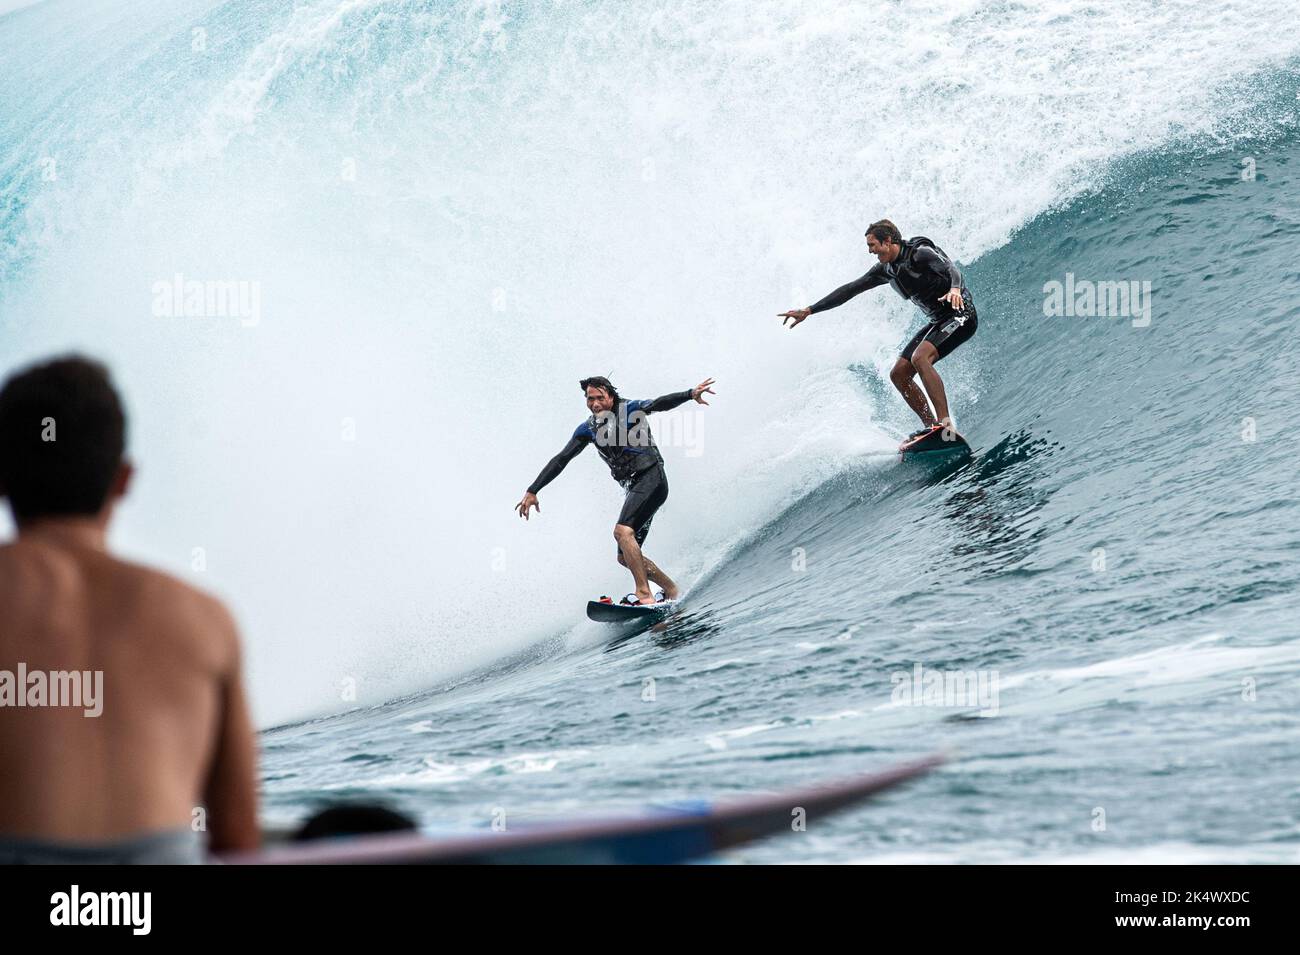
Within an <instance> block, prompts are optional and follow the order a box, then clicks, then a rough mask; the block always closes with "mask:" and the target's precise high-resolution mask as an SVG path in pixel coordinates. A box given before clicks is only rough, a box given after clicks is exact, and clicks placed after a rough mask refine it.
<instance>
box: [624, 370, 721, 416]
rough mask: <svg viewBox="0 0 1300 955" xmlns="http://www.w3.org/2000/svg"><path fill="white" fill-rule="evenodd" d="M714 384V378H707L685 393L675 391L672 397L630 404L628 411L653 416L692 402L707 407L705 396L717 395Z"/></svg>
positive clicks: (664, 396) (662, 396) (663, 396)
mask: <svg viewBox="0 0 1300 955" xmlns="http://www.w3.org/2000/svg"><path fill="white" fill-rule="evenodd" d="M713 384H714V381H713V379H712V378H706V379H705V380H704V381H702V382H700V383H699V384H698V385H696V386H695V387H694V388H687V389H686V390H685V391H674V392H673V393H672V394H671V395H661V396H660V397H658V398H651V399H650V400H649V401H632V402H629V403H628V405H629V407H628V410H629V412H632V411H643V412H645V413H646V414H653V413H654V412H656V411H672V410H673V409H674V408H676V407H677V406H678V405H684V404H686V402H688V401H692V400H693V401H696V402H698V403H699V404H702V405H707V404H708V402H707V401H705V400H704V396H705V395H715V394H717V392H716V391H714V390H713V388H712V387H711V386H712V385H713Z"/></svg>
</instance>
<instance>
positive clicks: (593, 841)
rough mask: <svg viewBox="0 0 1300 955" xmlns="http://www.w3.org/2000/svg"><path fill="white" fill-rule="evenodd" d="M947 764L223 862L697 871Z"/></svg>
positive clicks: (928, 762)
mask: <svg viewBox="0 0 1300 955" xmlns="http://www.w3.org/2000/svg"><path fill="white" fill-rule="evenodd" d="M942 762H943V757H942V756H938V755H935V756H929V757H926V758H925V759H921V760H918V761H916V762H913V763H905V764H903V765H900V766H894V767H892V768H890V769H886V770H884V771H883V772H877V773H872V774H870V775H864V776H853V777H849V778H847V779H840V780H837V781H835V782H831V783H825V784H822V785H820V786H816V785H814V786H803V787H800V788H797V789H788V790H785V791H784V792H780V793H775V794H772V795H759V796H747V797H744V798H741V799H735V800H729V801H727V802H723V803H719V804H713V803H709V802H704V801H700V802H693V803H690V804H687V805H683V806H678V807H673V808H667V809H657V810H650V811H648V812H646V813H644V814H642V815H635V816H624V817H606V818H598V819H580V820H569V821H560V822H552V823H538V824H535V825H529V826H520V827H518V828H512V829H508V830H504V831H500V832H498V831H491V830H478V831H471V832H465V833H460V834H441V835H436V836H435V835H428V834H424V833H419V832H390V833H380V834H376V835H364V836H349V837H336V838H332V839H324V840H320V841H318V842H304V843H291V844H287V845H282V846H275V847H270V848H266V849H263V850H261V851H259V852H243V853H236V854H231V855H226V856H222V857H221V859H220V861H221V862H225V863H228V864H232V865H385V864H389V865H429V864H439V863H443V864H446V863H462V864H477V865H519V864H542V865H573V864H586V865H593V864H594V865H604V864H611V863H619V864H634V865H636V864H639V865H657V864H665V863H678V862H689V861H691V860H693V859H699V858H703V857H706V856H709V855H711V854H713V853H715V852H718V851H720V850H722V849H730V848H733V847H735V846H739V845H744V844H745V843H747V842H753V841H754V840H756V839H761V838H763V837H765V836H775V835H777V834H779V833H782V832H790V831H792V829H791V825H790V821H791V819H792V818H793V814H794V813H795V812H796V811H798V810H802V815H803V817H804V818H805V819H806V820H807V825H808V826H809V827H810V828H811V827H814V826H816V825H818V823H819V822H820V821H821V820H822V819H824V818H825V817H826V816H828V815H830V814H831V813H834V812H839V811H841V810H843V809H846V808H848V807H850V806H853V805H855V804H857V803H860V802H862V801H863V800H865V799H868V798H870V797H871V796H874V795H876V794H877V793H881V792H884V791H885V790H888V789H893V788H894V787H895V786H898V785H901V784H902V783H905V782H907V781H909V780H912V779H915V778H916V777H918V776H922V775H924V774H925V773H927V772H929V771H930V770H931V769H933V768H934V767H935V766H937V765H939V764H940V763H942Z"/></svg>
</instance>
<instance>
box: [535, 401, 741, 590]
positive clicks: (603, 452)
mask: <svg viewBox="0 0 1300 955" xmlns="http://www.w3.org/2000/svg"><path fill="white" fill-rule="evenodd" d="M578 384H579V385H580V386H581V388H582V391H583V394H585V395H586V396H587V410H588V411H590V412H591V417H590V418H588V419H587V420H586V421H584V422H583V423H582V424H580V425H578V428H577V430H576V431H574V432H573V437H571V438H570V439H569V443H568V444H566V445H565V446H564V447H563V448H562V449H561V451H560V453H559V454H557V455H556V456H555V457H553V458H551V460H550V461H549V462H547V465H546V467H544V468H542V473H541V474H539V475H537V480H535V481H534V482H533V483H532V484H531V485H529V487H528V490H527V492H525V494H524V496H523V500H521V501H520V502H519V503H518V504H516V505H515V510H517V511H518V512H519V516H520V517H522V518H524V520H527V519H528V512H529V510H530V509H531V508H534V507H535V508H537V511H538V513H539V514H540V513H541V510H542V508H541V505H540V504H538V503H537V493H538V492H539V491H540V490H541V489H542V488H544V487H546V485H548V484H550V483H551V482H552V481H554V480H555V479H556V478H557V477H559V476H560V472H561V471H563V470H564V468H565V465H567V464H568V463H569V462H570V461H572V460H573V459H574V458H575V457H577V456H578V455H579V454H580V453H581V452H582V449H583V448H585V447H586V446H587V445H589V444H594V445H595V446H596V451H597V453H599V454H600V456H601V457H602V458H604V459H605V463H606V464H607V465H609V473H610V474H611V475H613V477H614V480H615V481H617V482H618V483H619V484H621V485H623V487H624V488H625V489H626V490H627V498H626V499H625V500H624V502H623V510H622V511H621V512H620V513H619V515H618V521H617V522H616V523H615V524H614V539H615V540H616V541H618V562H619V563H620V564H622V565H623V566H624V567H626V568H627V569H628V570H630V571H631V572H632V579H633V580H635V581H636V595H635V599H632V595H630V594H629V595H628V597H627V598H625V599H624V602H625V603H641V604H652V603H655V602H656V601H655V598H654V597H653V596H652V595H651V593H650V581H654V582H655V583H656V584H658V585H659V586H660V587H662V588H663V594H662V599H664V600H676V599H677V585H676V584H675V583H673V582H672V579H671V578H670V577H669V576H668V575H667V574H665V573H664V572H663V571H662V570H660V569H659V568H658V567H656V566H655V563H654V561H652V560H651V559H650V558H648V557H646V556H645V555H644V554H643V553H641V545H642V544H644V543H645V539H646V535H647V534H648V533H650V522H651V520H653V519H654V516H655V511H657V510H659V508H660V507H661V506H663V503H664V501H666V500H668V478H667V477H665V476H664V459H663V457H662V456H661V455H660V454H659V449H658V448H657V447H655V442H654V438H653V437H652V436H651V434H650V423H649V422H648V421H647V420H646V416H647V415H650V414H653V413H654V412H656V411H671V410H672V409H673V408H676V407H677V406H678V405H682V404H685V403H686V402H688V401H696V402H698V403H699V404H702V405H707V404H708V402H707V401H705V400H704V396H705V395H711V394H714V393H715V392H714V391H713V388H712V387H710V386H711V385H712V384H713V379H712V378H709V379H707V380H706V381H703V382H701V383H700V384H698V385H696V386H695V387H694V388H690V389H688V390H686V391H679V392H676V393H674V394H671V395H664V396H663V397H661V398H651V399H650V400H648V401H645V400H638V401H628V400H626V399H624V398H620V397H619V394H618V391H617V390H616V389H615V388H614V386H613V385H612V384H610V381H609V379H608V378H601V377H595V378H584V379H583V380H582V381H580V382H578Z"/></svg>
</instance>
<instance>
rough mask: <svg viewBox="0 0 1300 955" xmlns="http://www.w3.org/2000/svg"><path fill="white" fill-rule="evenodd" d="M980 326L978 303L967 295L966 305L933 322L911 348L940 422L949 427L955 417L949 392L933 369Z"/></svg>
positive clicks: (915, 363) (913, 362) (913, 360)
mask: <svg viewBox="0 0 1300 955" xmlns="http://www.w3.org/2000/svg"><path fill="white" fill-rule="evenodd" d="M978 326H979V319H978V318H977V317H976V315H975V306H974V304H972V303H971V300H970V298H969V297H967V299H966V307H965V309H963V310H962V312H960V313H958V314H957V315H956V316H954V317H953V318H951V319H949V320H948V321H946V322H943V323H936V324H935V325H933V326H931V327H930V328H929V329H928V331H927V334H926V335H925V339H924V340H923V341H922V342H921V343H920V344H919V345H917V346H916V349H915V351H913V352H912V365H913V366H914V367H915V368H916V370H917V373H918V374H920V376H921V384H923V385H925V391H926V394H928V395H929V396H930V400H931V401H932V402H934V411H935V414H936V415H938V417H939V424H942V425H945V426H947V427H952V418H951V417H949V415H948V395H947V393H946V392H945V391H944V387H943V379H942V378H940V377H939V373H938V372H937V371H935V370H934V363H935V362H937V361H938V360H939V359H940V358H943V357H944V356H945V355H949V354H951V353H952V352H953V350H954V349H955V348H956V347H957V346H958V345H960V344H961V343H962V342H964V341H966V339H968V338H970V337H971V336H972V335H974V334H975V329H976V328H977V327H978Z"/></svg>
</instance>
